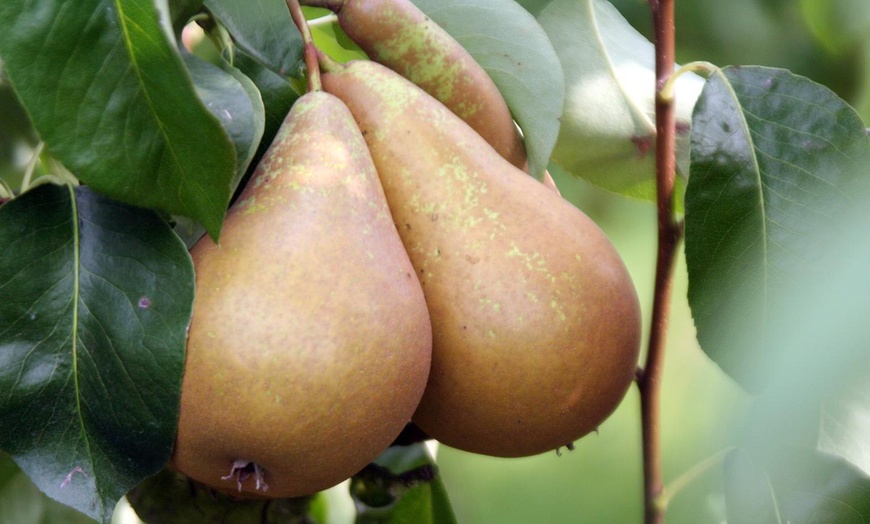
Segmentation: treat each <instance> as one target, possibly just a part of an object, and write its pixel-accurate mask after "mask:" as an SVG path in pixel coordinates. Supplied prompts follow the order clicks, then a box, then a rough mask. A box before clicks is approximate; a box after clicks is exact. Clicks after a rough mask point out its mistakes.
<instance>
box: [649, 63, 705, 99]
mask: <svg viewBox="0 0 870 524" xmlns="http://www.w3.org/2000/svg"><path fill="white" fill-rule="evenodd" d="M717 69H719V68H718V67H716V66H715V65H714V64H711V63H710V62H703V61H699V62H689V63H688V64H685V65H683V66H681V67H680V68H679V69H677V70H676V71H674V74H672V75H671V76H670V78H668V79H667V81H666V82H665V85H664V86H663V87H662V90H661V92H660V93H659V96H661V97H662V98H663V99H665V100H673V98H674V85H675V84H676V83H677V79H678V78H680V77H681V76H683V75H684V74H685V73H690V72H691V73H698V74H700V75H702V76H709V75H711V74H712V73H713V71H716V70H717Z"/></svg>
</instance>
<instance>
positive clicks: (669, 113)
mask: <svg viewBox="0 0 870 524" xmlns="http://www.w3.org/2000/svg"><path fill="white" fill-rule="evenodd" d="M649 4H650V9H651V11H652V16H653V24H654V27H655V48H656V135H657V139H656V193H657V209H658V257H657V261H656V276H655V298H654V302H653V312H652V324H651V327H650V337H649V348H648V351H647V357H646V363H645V365H644V368H643V372H642V373H641V374H640V378H639V381H638V387H639V389H640V401H641V427H642V433H643V478H644V507H645V512H644V515H645V516H644V522H645V523H646V524H661V523H663V522H664V518H665V504H663V499H662V493H663V489H664V488H663V482H662V459H661V432H660V424H661V382H662V373H663V371H664V362H665V344H666V341H667V331H668V320H669V316H670V302H671V291H672V287H673V286H672V284H673V272H674V271H673V270H674V258H675V256H676V253H677V246H678V244H679V242H680V239H681V238H682V226H681V224H680V223H678V222H677V221H676V219H675V213H674V180H675V164H676V126H675V117H674V100H673V97H662V96H661V90H662V89H663V88H664V86H665V84H666V82H667V80H668V78H670V76H671V75H672V74H673V72H674V0H649Z"/></svg>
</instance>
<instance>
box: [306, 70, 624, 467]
mask: <svg viewBox="0 0 870 524" xmlns="http://www.w3.org/2000/svg"><path fill="white" fill-rule="evenodd" d="M321 66H322V68H323V70H324V71H325V74H324V75H323V77H322V79H323V85H324V89H325V90H326V91H327V92H330V93H333V94H335V95H337V96H338V97H339V98H341V99H342V100H343V101H344V102H345V103H346V104H347V105H348V107H349V108H350V110H351V112H352V113H353V115H354V117H355V118H356V120H357V123H358V124H359V126H360V129H361V130H362V131H363V135H364V136H365V138H366V142H367V143H368V146H369V150H370V151H371V154H372V158H373V159H374V162H375V166H376V167H377V170H378V174H379V176H380V177H381V182H382V184H383V186H384V191H385V193H386V196H387V201H388V202H389V205H390V210H391V212H392V214H393V220H394V221H395V223H396V226H397V228H398V230H399V235H400V236H401V237H402V241H403V242H404V245H405V248H406V249H407V251H408V254H409V255H410V258H411V262H412V263H413V265H414V268H415V270H416V272H417V276H418V277H419V279H420V282H421V284H422V287H423V292H424V294H425V296H426V302H427V304H428V307H429V314H430V317H431V320H432V329H433V355H432V371H431V373H430V376H429V382H428V384H427V387H426V392H425V394H424V396H423V400H422V401H421V403H420V406H419V407H418V408H417V411H416V413H415V414H414V418H413V420H414V422H416V424H417V425H418V426H420V427H421V428H422V429H423V430H424V431H426V432H427V433H428V434H429V435H431V436H432V437H434V438H436V439H438V440H439V441H441V442H443V443H444V444H447V445H449V446H453V447H456V448H459V449H463V450H466V451H471V452H475V453H482V454H487V455H495V456H503V457H515V456H524V455H532V454H536V453H541V452H545V451H547V450H553V449H557V448H558V447H560V446H564V445H566V444H569V443H571V442H573V441H574V440H576V439H578V438H580V437H582V436H583V435H585V434H586V433H588V432H590V431H592V430H594V429H595V428H596V427H597V426H598V425H599V424H600V423H601V422H602V421H603V420H604V419H605V418H607V416H609V415H610V413H612V412H613V410H614V409H615V408H616V407H617V405H618V404H619V402H620V401H621V399H622V398H623V396H624V394H625V392H626V390H627V389H628V387H629V385H630V384H631V382H632V380H633V377H634V374H635V369H636V366H637V358H638V351H639V346H640V327H641V326H640V308H639V304H638V300H637V295H636V293H635V289H634V286H633V284H632V281H631V278H630V276H629V274H628V272H627V270H626V268H625V266H624V264H623V262H622V260H621V258H620V257H619V254H618V253H617V252H616V250H615V248H614V247H613V245H612V244H611V243H610V241H609V240H608V239H607V237H606V236H605V235H604V234H603V232H602V231H601V230H600V229H599V228H598V227H597V226H596V225H595V223H594V222H592V221H591V220H590V219H589V218H588V217H587V216H586V215H584V214H583V213H582V212H581V211H580V210H578V209H577V208H576V207H574V206H572V205H571V204H570V203H568V202H567V201H565V200H564V199H562V198H561V197H559V196H558V195H557V194H555V193H554V192H553V191H551V190H549V189H547V188H546V187H544V186H543V185H542V184H540V183H538V182H537V181H535V180H534V179H532V178H531V177H529V176H527V175H526V174H525V173H523V172H522V171H521V170H519V169H517V168H516V167H515V166H513V165H511V164H510V163H509V162H507V161H506V160H504V159H503V158H502V157H501V156H500V155H499V154H498V153H497V152H496V151H495V150H494V149H493V148H492V147H490V146H489V145H488V144H487V143H486V141H485V140H484V139H482V138H481V137H480V136H479V135H478V134H477V133H476V132H475V131H474V130H473V129H472V128H471V127H469V126H468V125H467V124H466V123H465V122H463V121H462V120H461V119H459V118H458V117H457V116H456V115H454V114H453V113H452V112H450V111H449V110H447V109H446V108H445V107H444V106H443V105H442V104H440V103H439V102H437V101H436V100H435V99H433V98H432V97H431V96H429V95H428V94H426V93H425V92H423V91H422V90H421V89H419V88H418V87H416V86H415V85H413V84H412V83H410V82H409V81H408V80H406V79H405V78H403V77H401V76H400V75H398V74H396V73H395V72H393V71H391V70H389V69H387V68H385V67H383V66H381V65H379V64H377V63H374V62H369V61H355V62H350V63H348V64H343V65H342V64H336V63H332V62H330V61H328V60H327V59H325V58H323V59H322V63H321Z"/></svg>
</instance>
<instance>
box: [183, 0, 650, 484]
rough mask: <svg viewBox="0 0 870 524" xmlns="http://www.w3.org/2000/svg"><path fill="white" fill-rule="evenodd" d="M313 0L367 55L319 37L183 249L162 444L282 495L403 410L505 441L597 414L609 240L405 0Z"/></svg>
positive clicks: (622, 388)
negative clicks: (254, 160)
mask: <svg viewBox="0 0 870 524" xmlns="http://www.w3.org/2000/svg"><path fill="white" fill-rule="evenodd" d="M309 3H310V4H316V5H326V6H328V7H331V8H333V9H334V10H335V11H337V12H338V13H339V20H340V21H341V23H342V24H343V26H344V27H345V30H346V31H347V32H348V34H350V35H351V36H352V37H353V38H354V39H355V40H356V41H357V42H358V43H359V44H360V45H361V46H362V47H363V49H365V50H366V52H367V53H368V54H369V56H370V57H372V58H373V61H353V62H349V63H347V64H339V63H335V62H332V61H331V60H329V59H328V58H326V57H324V56H323V55H320V57H319V60H320V67H319V69H321V70H322V87H323V89H322V90H319V89H314V90H312V91H310V92H309V93H307V94H305V95H303V96H302V97H301V98H300V99H299V100H298V101H297V102H296V103H295V104H294V105H293V107H292V109H291V111H290V113H289V114H288V116H287V117H286V119H285V121H284V124H283V125H282V127H281V130H280V131H279V133H278V134H277V136H276V137H275V139H274V141H273V143H272V145H271V147H270V148H269V150H268V152H267V153H266V154H265V156H264V157H263V159H262V161H261V163H260V164H259V165H258V166H257V169H256V171H255V173H254V175H253V177H252V178H251V180H250V182H249V183H248V184H247V186H246V187H245V189H244V191H243V193H242V194H241V195H240V197H239V199H238V200H237V202H235V203H234V204H233V206H232V207H231V208H230V210H229V212H228V215H227V218H226V221H225V226H224V229H223V232H222V235H221V241H220V243H219V244H215V243H214V242H213V241H212V240H211V239H209V238H203V239H202V240H201V241H200V242H199V243H198V244H197V245H196V246H194V248H193V249H192V250H191V253H192V256H193V260H194V264H195V268H196V282H197V291H196V301H195V304H194V314H193V321H192V323H191V326H190V332H189V339H188V348H187V349H188V353H187V361H186V367H185V374H184V379H183V385H182V397H181V416H180V420H179V433H178V438H177V441H176V449H175V453H174V456H173V459H172V464H173V466H174V467H175V468H177V469H178V470H180V471H181V472H183V473H185V474H187V475H188V476H190V477H192V478H194V479H196V480H198V481H200V482H203V483H205V484H207V485H210V486H212V487H215V488H217V489H220V490H223V491H227V492H237V493H239V492H240V493H242V494H243V495H247V496H268V497H292V496H301V495H306V494H311V493H314V492H317V491H320V490H323V489H326V488H328V487H330V486H333V485H335V484H337V483H339V482H341V481H342V480H344V479H345V478H348V477H350V476H352V475H353V474H355V473H356V472H357V471H359V470H360V469H361V468H363V467H364V466H365V465H366V464H367V463H368V462H370V461H372V460H373V459H374V458H375V457H376V456H377V455H378V454H379V453H380V452H381V451H383V450H384V449H385V448H386V447H387V446H389V445H390V443H391V442H393V440H394V439H395V437H396V436H397V435H398V434H399V433H400V432H401V431H402V429H403V428H404V427H405V426H406V424H407V423H408V422H409V421H411V420H413V422H414V423H416V424H417V425H418V426H419V427H420V428H422V430H423V431H424V432H426V433H427V434H428V435H430V436H431V437H433V438H435V439H437V440H439V441H441V442H443V443H444V444H447V445H450V446H453V447H456V448H459V449H463V450H467V451H470V452H475V453H483V454H489V455H494V456H503V457H513V456H524V455H531V454H536V453H541V452H544V451H548V450H553V449H557V448H558V447H560V446H564V445H569V444H570V443H571V442H573V441H574V440H576V439H577V438H579V437H581V436H583V435H585V434H586V433H588V432H590V431H592V430H594V429H595V428H596V427H597V426H598V424H599V423H600V422H601V421H603V420H604V419H605V418H606V417H607V416H608V415H609V414H610V413H611V412H612V411H613V410H614V409H615V408H616V406H617V405H618V403H619V402H620V400H621V399H622V397H623V395H624V394H625V392H626V390H627V388H628V386H629V385H630V383H631V381H632V378H633V376H634V373H635V369H636V362H637V353H638V348H639V338H640V313H639V307H638V301H637V297H636V294H635V290H634V287H633V285H632V283H631V280H630V277H629V275H628V273H627V271H626V269H625V267H624V265H623V263H622V261H621V259H620V257H619V256H618V254H617V252H616V251H615V249H614V248H613V246H612V245H611V244H610V242H609V241H608V239H607V238H606V237H605V235H604V234H603V233H602V232H601V231H600V230H599V229H598V227H597V226H596V225H595V224H594V223H593V222H592V221H591V220H590V219H589V218H587V217H586V216H585V215H584V214H583V213H582V212H580V211H579V210H578V209H577V208H575V207H574V206H572V205H571V204H570V203H568V202H567V201H565V200H564V199H562V198H561V197H560V196H559V195H558V193H557V192H555V191H554V190H553V189H551V188H548V187H546V186H545V185H544V184H542V183H540V182H539V181H537V180H536V179H534V178H533V177H531V176H529V175H527V174H526V173H524V172H523V170H522V168H523V167H524V165H525V153H524V150H523V149H522V139H521V137H520V135H519V133H518V132H517V130H516V126H515V125H514V123H513V121H512V120H511V118H510V113H509V112H508V111H507V107H506V105H505V104H504V100H503V99H502V98H501V95H500V94H499V93H498V90H497V89H495V87H494V86H493V85H491V81H490V80H489V78H488V77H487V76H486V74H485V72H483V71H482V69H480V67H479V66H478V65H477V64H476V63H475V62H474V60H473V59H472V58H471V56H470V55H468V54H467V53H465V52H464V50H463V49H462V48H461V46H460V45H459V44H458V43H457V42H456V41H455V40H452V39H451V38H450V37H449V36H447V34H446V33H445V32H444V31H443V29H441V28H439V27H438V26H437V25H435V24H434V23H433V22H432V21H431V20H429V19H428V18H426V17H425V16H423V15H422V13H420V12H419V10H417V8H416V7H414V6H413V4H411V3H410V1H409V0H371V1H364V0H345V1H341V0H337V1H329V0H327V1H326V2H316V1H312V2H309ZM327 4H328V5H327ZM433 35H434V36H433ZM312 50H313V46H312V45H311V44H310V43H309V44H308V48H307V49H306V51H312ZM427 53H428V54H427ZM439 56H440V58H438V57H439ZM424 57H426V58H424ZM379 62H380V63H379ZM468 71H471V73H469V72H468ZM400 73H401V74H400ZM481 73H482V76H480V75H481ZM310 74H314V71H310ZM475 75H476V76H475ZM467 78H473V79H474V81H473V82H472V83H471V84H468V83H467ZM432 79H434V80H432ZM463 82H465V83H463ZM417 84H419V86H418V85H417ZM421 87H422V88H421ZM423 88H426V89H427V90H428V91H430V92H431V93H432V94H429V93H427V91H426V90H424V89H423ZM493 108H495V109H493ZM457 115H459V116H457ZM460 116H461V117H460ZM464 119H465V120H464ZM466 120H467V122H466ZM471 124H473V126H472V125H471ZM484 137H487V138H488V139H490V140H492V141H493V142H495V143H493V144H490V142H488V140H487V138H484ZM493 137H500V138H498V140H497V139H496V138H493Z"/></svg>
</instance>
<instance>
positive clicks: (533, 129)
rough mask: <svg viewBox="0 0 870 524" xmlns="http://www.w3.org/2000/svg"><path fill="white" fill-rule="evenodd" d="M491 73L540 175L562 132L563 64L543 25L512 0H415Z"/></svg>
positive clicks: (531, 163) (532, 170) (531, 166)
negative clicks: (521, 131) (520, 130)
mask: <svg viewBox="0 0 870 524" xmlns="http://www.w3.org/2000/svg"><path fill="white" fill-rule="evenodd" d="M413 1H414V4H415V5H417V7H419V8H420V10H421V11H423V12H424V13H426V15H427V16H429V17H430V18H432V20H434V21H435V22H436V23H437V24H438V25H440V26H441V27H443V28H444V29H445V30H446V31H447V32H448V33H450V35H451V36H453V38H455V39H456V40H457V41H459V43H460V44H462V46H463V47H465V49H466V50H468V52H469V53H470V54H471V56H473V57H474V59H475V60H476V61H477V62H478V63H479V64H480V65H481V66H482V67H483V68H484V69H485V70H486V72H487V73H489V76H491V77H492V79H493V81H494V82H495V84H496V86H498V88H499V90H500V91H501V94H502V96H504V99H505V101H506V102H507V105H508V107H509V108H510V110H511V113H512V114H513V117H514V119H515V120H516V121H517V123H518V124H519V126H520V128H521V129H522V130H523V133H524V136H525V141H526V153H527V155H528V158H529V172H530V173H532V174H533V175H535V176H540V175H541V173H543V172H544V169H546V168H547V164H548V163H549V161H550V153H551V152H552V151H553V146H554V145H555V144H556V137H557V136H558V135H559V117H560V116H561V115H562V104H563V101H564V99H565V83H564V78H563V74H562V66H561V64H560V63H559V58H558V56H556V51H555V50H554V49H553V45H552V44H551V43H550V40H549V39H548V38H547V35H546V33H544V30H543V29H541V26H540V25H539V24H538V23H537V22H536V21H535V19H534V17H533V16H532V15H531V14H529V12H528V11H526V10H525V9H523V8H522V7H520V6H519V5H518V4H517V3H516V2H514V1H513V0H451V1H445V0H413Z"/></svg>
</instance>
